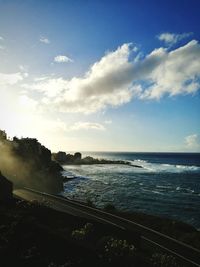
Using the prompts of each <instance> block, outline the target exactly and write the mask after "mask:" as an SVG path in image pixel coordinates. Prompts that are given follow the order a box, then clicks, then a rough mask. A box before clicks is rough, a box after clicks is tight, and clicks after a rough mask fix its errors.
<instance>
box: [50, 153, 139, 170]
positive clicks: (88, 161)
mask: <svg viewBox="0 0 200 267" xmlns="http://www.w3.org/2000/svg"><path fill="white" fill-rule="evenodd" d="M52 160H55V161H57V162H58V163H59V164H61V165H92V164H122V165H128V166H131V167H135V168H142V166H140V165H134V164H132V163H131V162H129V161H124V160H107V159H98V158H93V157H90V156H87V157H84V158H82V155H81V153H80V152H76V153H74V155H73V154H67V153H66V152H63V151H59V152H58V153H52Z"/></svg>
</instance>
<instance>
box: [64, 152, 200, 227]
mask: <svg viewBox="0 0 200 267" xmlns="http://www.w3.org/2000/svg"><path fill="white" fill-rule="evenodd" d="M82 155H83V157H84V156H92V157H94V158H103V159H112V160H126V161H130V162H131V163H132V164H135V165H140V166H142V167H143V168H141V169H140V168H135V167H131V166H128V165H114V164H112V165H103V164H102V165H81V166H78V165H68V166H64V169H65V171H64V172H63V175H72V176H76V178H74V179H73V180H70V181H68V182H67V183H65V184H64V192H63V195H64V196H67V197H70V198H74V199H77V200H80V201H87V200H91V201H92V202H93V203H94V204H95V205H96V206H97V207H101V208H102V207H104V206H105V205H107V204H112V205H114V206H115V207H116V208H118V209H120V210H123V211H136V212H143V213H147V214H154V215H159V216H163V217H167V218H171V219H177V220H181V221H183V222H186V223H189V224H191V225H193V226H195V227H196V228H197V229H200V153H129V152H127V153H116V152H112V153H109V152H87V153H86V152H84V153H82Z"/></svg>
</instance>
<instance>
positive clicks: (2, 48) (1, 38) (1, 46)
mask: <svg viewBox="0 0 200 267" xmlns="http://www.w3.org/2000/svg"><path fill="white" fill-rule="evenodd" d="M1 41H4V38H3V37H2V36H0V42H1ZM4 49H5V46H3V45H1V44H0V50H4Z"/></svg>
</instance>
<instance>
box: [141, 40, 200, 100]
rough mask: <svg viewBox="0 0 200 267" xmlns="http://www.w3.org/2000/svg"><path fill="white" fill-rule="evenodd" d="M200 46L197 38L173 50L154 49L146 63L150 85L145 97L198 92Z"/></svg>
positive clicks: (145, 90) (146, 88) (142, 96)
mask: <svg viewBox="0 0 200 267" xmlns="http://www.w3.org/2000/svg"><path fill="white" fill-rule="evenodd" d="M199 58H200V45H199V43H198V42H197V41H195V40H193V41H191V42H189V43H188V44H186V45H185V46H182V47H180V48H177V49H175V50H173V51H170V52H168V51H167V50H166V49H157V50H154V51H153V52H152V53H151V54H150V55H148V56H147V57H146V59H145V60H144V62H143V68H144V69H146V67H145V65H147V67H148V68H149V69H150V71H149V72H148V73H146V75H144V76H143V79H144V80H145V81H146V82H148V83H149V84H150V85H149V86H146V87H145V88H144V92H143V94H142V95H141V98H150V99H160V98H161V97H163V96H164V95H166V94H168V95H170V96H174V95H178V94H194V93H195V92H196V91H197V90H198V89H199V88H200V83H199V78H200V61H199Z"/></svg>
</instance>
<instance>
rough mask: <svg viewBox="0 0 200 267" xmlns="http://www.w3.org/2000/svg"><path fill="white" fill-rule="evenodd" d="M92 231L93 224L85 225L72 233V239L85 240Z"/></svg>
mask: <svg viewBox="0 0 200 267" xmlns="http://www.w3.org/2000/svg"><path fill="white" fill-rule="evenodd" d="M93 231H94V229H93V224H92V223H86V224H85V225H84V227H82V228H80V229H76V230H73V231H72V238H73V239H75V240H86V239H87V238H88V237H89V236H90V234H91V233H92V232H93Z"/></svg>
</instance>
